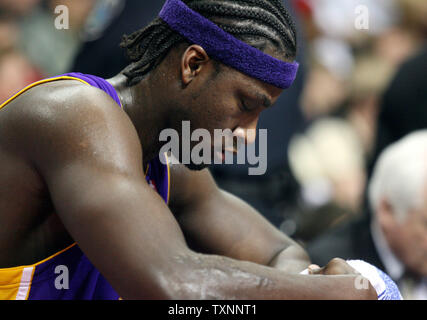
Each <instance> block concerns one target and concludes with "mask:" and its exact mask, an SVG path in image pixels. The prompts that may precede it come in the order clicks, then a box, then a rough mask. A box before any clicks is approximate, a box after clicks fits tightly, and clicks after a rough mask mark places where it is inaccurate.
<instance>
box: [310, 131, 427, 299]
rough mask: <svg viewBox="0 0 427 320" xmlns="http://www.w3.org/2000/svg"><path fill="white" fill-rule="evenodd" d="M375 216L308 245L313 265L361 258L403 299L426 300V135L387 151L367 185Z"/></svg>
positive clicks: (419, 134) (407, 139) (412, 137)
mask: <svg viewBox="0 0 427 320" xmlns="http://www.w3.org/2000/svg"><path fill="white" fill-rule="evenodd" d="M369 200H370V205H371V207H372V211H373V212H374V215H373V219H372V222H371V223H370V224H369V223H367V220H366V217H364V218H362V219H360V220H357V221H353V222H351V223H348V224H346V225H342V226H340V227H338V228H337V229H336V230H334V231H333V232H330V233H329V234H327V235H323V236H321V237H319V238H318V239H317V240H315V241H313V242H312V243H311V244H310V245H309V246H308V252H309V254H310V256H311V259H312V261H313V262H314V263H316V264H319V265H323V264H324V263H325V262H327V261H329V260H328V259H329V258H332V257H335V256H339V257H341V258H344V259H355V258H360V259H363V260H365V261H367V262H370V263H371V264H374V265H376V266H378V267H379V268H381V269H385V271H386V272H387V273H388V274H390V276H391V277H392V278H393V280H395V281H396V282H397V283H398V285H399V289H400V290H401V292H402V295H403V297H404V298H406V299H427V130H422V131H418V132H415V133H412V134H410V135H408V136H406V137H405V138H403V139H401V140H399V141H398V142H396V143H394V144H392V145H390V146H389V147H387V148H386V149H385V150H384V151H383V153H382V154H381V156H380V158H379V161H378V162H377V164H376V166H375V169H374V173H373V178H372V180H371V182H370V186H369Z"/></svg>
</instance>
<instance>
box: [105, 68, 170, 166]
mask: <svg viewBox="0 0 427 320" xmlns="http://www.w3.org/2000/svg"><path fill="white" fill-rule="evenodd" d="M126 80H127V78H126V76H125V75H123V74H122V73H119V74H118V75H117V76H115V77H113V78H111V79H108V80H107V81H108V82H109V83H110V84H111V85H112V86H113V87H114V89H115V90H116V92H117V94H118V96H119V98H120V101H121V103H122V106H123V110H124V111H125V112H126V114H127V115H128V116H129V118H130V120H131V121H132V123H133V125H134V127H135V129H136V131H137V133H138V137H139V140H140V142H141V146H142V150H143V163H144V167H145V166H146V165H147V164H148V163H149V162H150V161H151V160H152V159H154V158H155V157H156V156H157V155H158V153H159V151H160V148H161V146H162V144H161V143H160V141H159V134H160V132H161V130H162V129H163V128H165V127H166V125H165V123H166V117H165V116H164V115H166V113H165V112H163V109H164V108H162V103H161V102H160V101H157V100H156V99H155V97H154V96H153V90H152V88H153V83H152V81H151V79H150V75H148V76H147V77H146V78H145V79H143V80H142V81H141V82H140V83H138V84H137V85H134V86H132V87H129V86H127V85H126Z"/></svg>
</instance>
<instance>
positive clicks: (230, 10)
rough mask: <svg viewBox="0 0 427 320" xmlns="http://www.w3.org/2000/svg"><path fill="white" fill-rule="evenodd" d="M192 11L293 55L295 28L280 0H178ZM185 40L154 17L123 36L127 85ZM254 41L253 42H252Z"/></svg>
mask: <svg viewBox="0 0 427 320" xmlns="http://www.w3.org/2000/svg"><path fill="white" fill-rule="evenodd" d="M182 1H183V2H184V3H185V4H186V5H187V6H189V7H190V8H191V9H193V10H194V11H197V12H199V13H200V14H202V15H203V16H204V17H206V18H208V19H210V20H211V21H212V22H214V23H216V24H217V25H218V26H219V27H220V28H222V29H223V30H224V31H226V32H228V33H230V34H232V35H233V36H235V37H236V38H238V39H240V40H242V41H244V42H246V43H248V44H249V45H252V46H254V47H257V48H258V49H259V42H260V41H259V40H260V39H261V40H262V42H263V43H265V45H264V46H263V47H262V48H261V50H263V48H265V46H266V45H267V43H271V44H272V45H273V47H274V48H276V50H277V51H278V52H281V53H283V55H284V58H285V59H294V58H295V56H296V47H297V42H296V30H295V25H294V23H293V21H292V18H291V16H290V14H289V12H288V11H287V10H286V8H285V7H284V5H283V3H282V0H182ZM184 41H186V39H185V38H184V37H182V36H181V35H180V34H178V33H176V32H175V31H173V30H172V29H171V28H170V27H169V26H168V25H167V24H166V23H165V22H164V21H163V20H162V19H160V18H156V19H154V20H153V21H152V22H151V23H150V24H149V25H148V26H147V27H145V28H143V29H141V30H138V31H136V32H134V33H132V34H131V35H128V36H126V35H125V36H123V40H122V42H121V44H120V45H121V47H122V48H124V49H126V52H127V55H128V57H129V59H130V61H131V64H130V65H129V66H128V67H126V69H125V70H124V74H125V76H126V77H127V78H128V85H129V86H133V85H135V84H137V83H139V82H140V81H141V80H142V79H143V78H144V77H145V75H147V74H148V73H149V72H151V71H152V70H153V69H155V68H156V67H157V66H158V65H159V63H161V61H162V60H163V59H164V58H165V56H166V55H167V54H168V53H169V51H170V50H171V48H173V47H175V46H176V45H177V44H179V43H182V42H184ZM256 43H257V44H256Z"/></svg>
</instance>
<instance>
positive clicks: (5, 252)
mask: <svg viewBox="0 0 427 320" xmlns="http://www.w3.org/2000/svg"><path fill="white" fill-rule="evenodd" d="M122 46H123V47H124V48H125V49H126V50H127V52H128V54H129V57H130V58H131V60H132V63H131V64H130V65H129V66H128V67H127V68H126V69H125V70H124V71H123V72H122V73H120V74H119V75H117V76H116V77H114V78H112V79H109V80H108V81H106V80H103V79H101V78H98V77H95V76H91V75H83V74H74V73H72V74H66V75H62V76H58V77H54V78H51V79H46V80H43V81H40V82H37V83H34V84H32V85H31V86H29V87H27V88H25V89H23V90H22V91H20V92H19V93H17V94H16V95H14V96H13V97H12V98H10V99H9V100H7V101H6V102H5V103H3V104H2V105H1V106H0V168H1V169H0V190H1V192H0V225H1V228H0V268H2V269H0V298H1V299H119V298H120V297H121V298H123V299H145V298H146V299H187V298H190V299H212V298H222V299H232V298H239V299H334V298H337V299H371V298H373V299H375V298H376V297H377V295H376V292H375V290H374V289H373V288H372V286H370V287H369V288H368V289H365V290H357V289H356V288H355V286H354V283H355V281H356V279H357V275H356V274H355V272H354V270H353V269H352V268H350V267H349V266H348V265H347V264H346V263H345V262H344V261H342V260H339V259H335V260H333V261H331V263H330V264H328V266H327V267H326V269H324V270H325V272H324V273H323V274H327V275H323V274H322V275H310V276H306V275H299V272H300V271H302V270H304V269H306V268H307V266H309V264H310V261H309V259H308V257H307V254H306V253H305V251H304V250H303V249H302V248H301V247H300V246H298V245H297V244H296V243H295V242H293V241H292V240H291V239H289V238H288V237H286V236H285V235H284V234H282V233H281V232H279V231H278V230H276V229H275V228H274V227H273V226H272V225H270V224H269V223H268V222H267V221H266V220H265V219H264V218H262V217H261V216H260V214H259V213H257V212H255V210H254V209H252V208H251V207H249V206H248V205H247V204H245V203H243V202H242V201H241V200H239V199H236V198H235V197H233V196H232V195H230V194H227V193H225V192H223V191H221V190H219V189H218V188H217V186H216V185H215V183H214V181H213V179H212V177H211V176H210V174H209V172H208V171H207V170H206V169H205V170H202V169H203V167H197V166H195V165H191V164H190V165H189V166H188V167H189V168H191V169H192V170H190V169H189V168H188V167H185V166H183V165H174V166H171V167H170V166H168V165H164V164H163V163H162V161H161V160H162V157H163V156H164V155H162V154H160V155H159V150H160V148H161V146H162V145H161V143H159V139H158V137H159V133H160V132H161V130H163V129H165V128H172V129H176V130H177V131H179V128H181V123H182V121H183V120H189V121H190V122H191V126H192V128H194V129H195V128H204V129H207V130H209V132H211V133H212V132H213V130H214V129H231V130H232V131H233V133H234V135H235V136H237V137H241V138H243V139H246V142H247V143H251V142H253V140H254V138H255V137H253V135H252V136H250V135H248V132H249V130H250V129H255V128H256V124H257V121H258V117H259V114H260V112H261V111H262V110H264V109H265V108H268V107H270V106H271V105H273V104H274V102H275V101H276V100H277V98H278V96H279V95H280V94H281V93H282V91H283V89H286V88H288V87H289V86H290V85H291V83H292V81H293V80H294V79H295V75H296V72H297V66H298V65H297V63H294V62H293V60H294V58H295V55H296V35H295V28H294V25H293V23H292V20H291V18H290V16H289V14H288V12H287V11H286V10H285V8H284V7H283V5H282V3H281V1H279V0H270V1H268V0H239V1H237V0H236V1H218V0H185V1H181V0H168V1H167V2H166V4H165V6H164V8H163V10H162V12H161V13H160V15H159V17H158V18H156V19H155V20H154V21H153V22H152V23H151V24H150V25H149V26H147V27H146V28H144V29H142V30H140V31H137V32H135V33H134V34H132V35H130V36H128V37H125V38H124V41H123V43H122ZM195 169H199V170H195ZM336 274H339V276H336ZM59 278H60V280H61V281H58V279H59Z"/></svg>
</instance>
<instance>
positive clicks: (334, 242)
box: [307, 217, 384, 270]
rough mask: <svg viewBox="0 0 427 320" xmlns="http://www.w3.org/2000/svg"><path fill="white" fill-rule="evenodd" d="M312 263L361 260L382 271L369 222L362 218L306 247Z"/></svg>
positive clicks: (329, 232)
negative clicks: (339, 259) (336, 259)
mask: <svg viewBox="0 0 427 320" xmlns="http://www.w3.org/2000/svg"><path fill="white" fill-rule="evenodd" d="M307 251H308V254H309V255H310V258H311V259H312V263H315V264H318V265H320V266H324V265H326V264H327V263H328V262H329V261H330V260H331V259H333V258H336V257H338V258H342V259H345V260H347V259H361V260H364V261H366V262H369V263H370V264H373V265H374V266H376V267H377V268H379V269H381V270H384V265H383V263H382V262H381V259H380V257H379V255H378V252H377V250H376V248H375V245H374V241H373V239H372V234H371V229H370V221H369V218H368V217H363V218H360V219H358V220H354V221H351V222H348V223H345V224H343V225H340V226H338V227H336V228H335V229H333V230H331V231H328V232H327V233H326V234H324V235H322V236H320V237H318V238H317V239H315V240H314V241H312V242H310V243H309V244H308V245H307Z"/></svg>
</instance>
